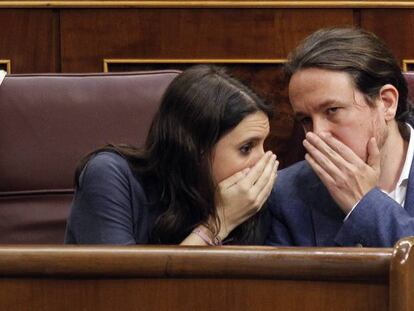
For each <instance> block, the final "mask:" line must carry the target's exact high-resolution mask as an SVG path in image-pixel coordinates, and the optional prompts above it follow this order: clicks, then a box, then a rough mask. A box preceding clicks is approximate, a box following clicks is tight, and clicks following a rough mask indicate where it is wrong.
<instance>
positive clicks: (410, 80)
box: [404, 71, 414, 102]
mask: <svg viewBox="0 0 414 311" xmlns="http://www.w3.org/2000/svg"><path fill="white" fill-rule="evenodd" d="M404 77H405V81H407V86H408V98H410V99H411V101H412V102H414V71H407V72H404Z"/></svg>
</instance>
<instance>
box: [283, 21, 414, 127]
mask: <svg viewBox="0 0 414 311" xmlns="http://www.w3.org/2000/svg"><path fill="white" fill-rule="evenodd" d="M305 68H321V69H327V70H334V71H341V72H346V73H348V74H349V75H350V76H351V78H352V81H353V83H354V85H355V87H356V88H357V89H358V90H359V91H360V92H362V93H363V94H364V95H365V98H366V99H367V102H368V103H369V104H373V100H374V99H375V98H377V96H378V95H379V91H380V89H381V87H382V86H384V85H385V84H391V85H393V86H394V87H395V88H396V89H397V90H398V93H399V98H398V108H397V113H396V120H397V121H399V122H403V121H406V120H408V119H409V118H410V117H411V114H410V112H411V104H410V103H409V101H408V99H407V96H408V89H407V83H406V81H405V79H404V76H403V74H402V72H401V69H400V67H399V65H398V63H397V61H396V59H395V58H394V56H393V55H392V54H391V52H390V51H389V49H388V48H387V46H386V45H385V44H384V42H383V41H381V40H380V39H379V38H378V37H377V36H375V35H374V34H373V33H371V32H368V31H365V30H362V29H358V28H351V27H349V28H329V29H321V30H319V31H316V32H314V33H313V34H311V35H310V36H309V37H307V38H306V39H305V40H304V41H303V42H302V43H301V44H300V45H299V46H298V47H297V48H296V49H295V50H294V51H293V52H292V53H291V54H290V55H289V61H288V63H287V64H286V66H285V72H286V75H287V79H288V80H290V78H291V77H292V76H293V74H294V73H295V72H297V71H299V70H301V69H305Z"/></svg>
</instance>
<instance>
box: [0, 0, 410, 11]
mask: <svg viewBox="0 0 414 311" xmlns="http://www.w3.org/2000/svg"><path fill="white" fill-rule="evenodd" d="M10 7H14V8H27V7H33V8H160V9H163V8H189V9H192V8H234V9H236V8H249V9H250V8H270V9H272V8H282V9H286V8H296V9H297V8H306V9H313V8H318V9H326V8H342V9H353V8H356V9H359V8H413V7H414V3H413V1H412V0H399V1H394V0H391V1H389V0H387V1H384V0H365V1H361V0H351V1H350V0H266V1H263V0H253V1H251V0H192V1H187V0H117V1H105V0H98V1H96V0H25V1H22V0H1V1H0V8H10Z"/></svg>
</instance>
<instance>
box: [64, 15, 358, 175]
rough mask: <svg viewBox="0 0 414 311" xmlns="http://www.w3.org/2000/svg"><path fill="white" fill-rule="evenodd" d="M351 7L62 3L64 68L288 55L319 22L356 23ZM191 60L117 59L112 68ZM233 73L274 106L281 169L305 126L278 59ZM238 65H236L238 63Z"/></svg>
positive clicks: (297, 148)
mask: <svg viewBox="0 0 414 311" xmlns="http://www.w3.org/2000/svg"><path fill="white" fill-rule="evenodd" d="M353 20H354V16H353V12H352V10H325V11H324V12H323V14H321V12H320V10H271V9H269V10H263V9H262V10H259V9H251V10H240V9H232V10H226V9H216V10H207V9H198V10H188V9H187V10H185V9H181V10H180V9H166V10H154V9H152V10H151V9H148V10H132V9H131V10H111V11H108V10H82V11H79V10H63V11H62V16H61V25H62V70H63V71H64V72H84V71H102V68H103V59H108V58H117V59H119V58H141V59H142V58H144V59H145V58H147V59H149V58H152V59H177V58H178V59H190V60H191V59H198V58H203V59H209V58H210V59H217V58H221V59H230V60H231V59H233V60H240V59H251V60H254V59H269V58H271V59H275V58H279V59H280V58H286V57H287V55H288V53H289V51H290V50H291V49H293V48H294V47H295V46H296V45H297V44H298V42H299V41H300V40H301V39H303V38H304V37H305V36H306V35H308V34H310V33H311V32H313V31H315V30H316V29H319V28H320V27H324V26H328V25H332V24H333V23H335V24H339V25H340V24H342V25H345V24H352V23H353ZM126 67H127V68H128V69H129V70H130V69H135V70H137V69H138V70H142V69H162V68H171V67H173V68H180V69H183V68H184V67H186V66H171V65H170V64H166V65H164V66H163V65H160V64H158V65H156V66H154V65H147V66H146V65H142V64H141V65H139V66H136V65H135V66H122V65H119V64H118V65H112V69H114V68H115V70H121V71H122V70H125V68H126ZM228 67H231V71H232V72H234V73H235V76H236V77H238V78H240V79H241V80H242V81H243V82H244V83H246V84H248V85H249V86H250V87H251V88H252V89H254V90H255V91H256V92H257V93H258V94H259V95H261V96H262V97H264V98H266V99H268V101H269V102H272V103H274V105H275V118H274V119H273V120H272V122H271V135H270V138H269V140H268V143H267V146H268V148H270V149H272V150H273V151H274V152H276V153H277V154H278V156H279V159H280V161H281V166H280V167H281V168H283V167H285V166H288V165H290V164H292V163H295V162H297V161H298V160H301V159H303V154H304V151H303V148H302V144H301V141H302V138H303V134H302V130H301V129H299V128H298V127H297V126H296V127H295V124H294V121H293V118H292V112H291V108H290V105H289V102H288V98H287V92H286V83H285V81H284V79H283V75H282V72H281V67H280V65H276V66H274V65H273V66H272V65H267V66H262V65H260V66H259V65H237V66H233V65H232V66H228ZM235 67H237V68H236V69H235Z"/></svg>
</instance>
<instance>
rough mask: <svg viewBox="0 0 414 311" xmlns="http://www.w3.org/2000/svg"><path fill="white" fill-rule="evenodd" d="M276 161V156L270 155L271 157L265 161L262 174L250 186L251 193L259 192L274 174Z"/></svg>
mask: <svg viewBox="0 0 414 311" xmlns="http://www.w3.org/2000/svg"><path fill="white" fill-rule="evenodd" d="M275 163H276V156H275V155H272V158H271V159H270V161H269V162H267V164H266V167H265V168H264V170H263V172H262V174H261V175H260V176H259V178H258V179H257V180H256V183H255V184H254V185H253V186H252V187H251V188H250V191H252V192H253V193H257V194H258V193H259V192H260V191H261V190H262V189H263V188H264V187H265V186H266V184H267V183H268V181H269V179H270V178H271V177H272V175H273V174H274V170H275Z"/></svg>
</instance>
